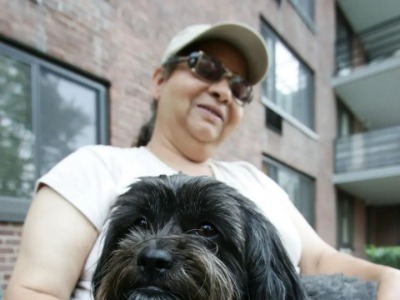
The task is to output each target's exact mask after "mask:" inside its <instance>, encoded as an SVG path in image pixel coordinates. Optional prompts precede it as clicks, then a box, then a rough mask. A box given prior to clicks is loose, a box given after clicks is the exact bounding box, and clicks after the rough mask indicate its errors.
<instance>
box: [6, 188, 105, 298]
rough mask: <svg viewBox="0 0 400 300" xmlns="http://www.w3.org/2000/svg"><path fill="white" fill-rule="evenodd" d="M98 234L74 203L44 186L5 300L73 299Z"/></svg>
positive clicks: (28, 222)
mask: <svg viewBox="0 0 400 300" xmlns="http://www.w3.org/2000/svg"><path fill="white" fill-rule="evenodd" d="M97 235H98V232H97V230H96V228H95V227H94V226H93V225H92V224H91V223H90V222H89V220H88V219H87V218H86V217H84V216H83V215H82V214H81V213H80V212H79V211H78V210H77V209H76V208H75V207H74V206H73V205H72V204H70V203H69V202H68V201H67V200H65V199H64V198H63V197H62V196H60V195H59V194H58V193H56V192H55V191H54V190H53V189H51V188H49V187H47V186H43V187H42V188H41V189H40V190H39V192H38V193H37V195H36V196H35V198H34V200H33V202H32V205H31V207H30V209H29V212H28V215H27V217H26V220H25V223H24V227H23V234H22V239H21V245H20V249H19V254H18V259H17V262H16V265H15V269H14V272H13V274H12V277H11V279H10V282H9V285H8V288H7V290H6V294H5V300H20V299H30V300H39V299H40V300H56V299H70V297H71V294H72V292H73V290H74V288H75V285H76V283H77V281H78V279H79V276H80V274H81V272H82V269H83V266H84V263H85V260H86V258H87V256H88V254H89V252H90V250H91V248H92V246H93V244H94V242H95V240H96V238H97Z"/></svg>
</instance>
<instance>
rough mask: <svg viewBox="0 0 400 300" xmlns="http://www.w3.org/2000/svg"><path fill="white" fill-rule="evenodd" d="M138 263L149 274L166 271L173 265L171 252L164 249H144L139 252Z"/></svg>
mask: <svg viewBox="0 0 400 300" xmlns="http://www.w3.org/2000/svg"><path fill="white" fill-rule="evenodd" d="M137 265H138V266H139V267H140V269H141V270H142V271H143V272H145V273H147V274H158V273H162V272H165V270H168V269H170V268H171V267H172V265H173V259H172V255H171V253H169V252H168V251H166V250H162V249H144V250H142V251H141V252H140V253H139V256H138V258H137Z"/></svg>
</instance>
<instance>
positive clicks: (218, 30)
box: [162, 22, 268, 84]
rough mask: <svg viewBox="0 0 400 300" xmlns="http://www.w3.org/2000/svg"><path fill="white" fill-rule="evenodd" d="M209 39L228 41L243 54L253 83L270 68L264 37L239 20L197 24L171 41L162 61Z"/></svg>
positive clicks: (249, 77) (248, 75)
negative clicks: (173, 41) (177, 38)
mask: <svg viewBox="0 0 400 300" xmlns="http://www.w3.org/2000/svg"><path fill="white" fill-rule="evenodd" d="M188 29H190V28H188ZM209 39H218V40H223V41H226V42H228V43H230V44H232V45H233V46H234V47H235V48H237V49H238V50H239V51H240V52H241V53H242V54H243V56H244V58H245V60H246V62H247V67H248V70H247V72H248V74H247V80H248V81H249V82H250V83H251V84H256V83H257V82H259V81H260V80H261V79H262V78H263V77H264V75H265V73H266V71H267V68H268V54H267V49H266V46H265V43H264V39H263V38H262V36H261V35H260V34H259V33H258V32H256V31H255V30H253V29H252V28H251V27H249V26H248V25H246V24H242V23H237V22H224V23H218V24H215V25H197V28H193V30H192V32H190V31H188V32H186V33H184V34H182V36H180V38H179V40H177V41H175V43H172V41H171V43H172V45H171V44H170V45H169V47H167V50H166V53H164V56H163V58H162V62H165V61H166V60H167V59H168V58H170V57H171V56H173V55H176V53H178V52H179V51H181V50H182V49H184V48H185V47H187V46H189V45H191V44H193V43H194V42H199V41H205V40H209Z"/></svg>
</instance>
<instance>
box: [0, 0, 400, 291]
mask: <svg viewBox="0 0 400 300" xmlns="http://www.w3.org/2000/svg"><path fill="white" fill-rule="evenodd" d="M347 2H351V4H349V3H347ZM387 2H388V3H389V4H388V5H392V7H393V9H391V8H384V6H382V7H381V9H382V14H381V15H380V16H379V17H376V18H375V17H374V18H368V20H369V21H368V22H371V23H368V22H366V21H365V20H364V19H365V18H363V15H362V14H364V13H368V14H371V15H374V16H376V15H375V14H376V13H377V12H376V8H375V7H374V1H373V0H352V1H338V2H337V3H336V2H335V1H333V0H332V1H331V0H329V1H325V0H324V1H314V0H263V1H261V0H253V1H249V0H248V1H242V0H240V1H239V0H218V1H212V0H207V1H179V0H171V1H168V2H165V1H159V0H150V1H149V0H146V1H145V0H143V1H118V0H81V1H65V0H15V1H6V0H0V11H1V13H0V207H1V209H0V291H1V289H2V288H4V287H5V286H6V285H7V282H8V279H9V276H10V273H11V270H12V267H13V264H14V262H15V258H16V253H17V251H18V245H19V242H20V236H21V229H22V224H23V221H24V218H25V215H26V212H27V209H28V207H29V204H30V202H31V199H32V190H33V188H34V183H35V180H36V179H37V178H38V177H39V176H41V175H42V174H44V173H45V172H46V171H48V170H49V169H50V168H51V167H52V166H53V165H54V164H55V163H57V162H58V161H59V160H60V159H62V158H63V157H65V156H66V155H68V154H69V153H71V152H73V151H74V150H76V149H78V148H79V147H81V146H84V145H88V144H111V145H115V146H120V147H129V146H131V145H132V142H133V141H134V140H135V138H136V136H137V132H138V129H139V127H140V125H141V124H142V123H143V122H144V121H146V120H147V118H148V117H149V115H150V102H151V94H150V89H149V87H150V82H151V76H152V70H153V68H154V67H156V65H157V62H158V61H159V58H160V56H161V52H162V50H163V48H164V47H165V46H166V44H167V42H168V40H169V39H170V38H171V37H172V36H173V35H174V34H175V32H177V31H178V30H180V29H181V28H182V27H184V26H186V25H189V24H193V23H210V22H218V21H221V20H233V21H241V22H246V23H248V24H249V25H251V26H253V27H254V28H256V29H258V30H259V32H260V33H261V34H262V35H263V37H264V38H265V42H266V44H267V47H268V48H269V52H270V68H269V72H268V75H267V76H266V78H265V80H264V81H263V82H262V83H261V84H259V85H258V86H257V87H256V88H255V100H254V101H253V103H252V104H251V105H250V106H248V107H246V111H245V116H244V120H243V122H242V125H241V126H240V128H239V130H238V132H237V133H236V134H235V135H234V136H233V137H232V138H230V140H229V141H227V142H226V144H225V145H224V147H223V148H222V149H221V150H220V151H219V153H218V154H217V158H219V159H224V160H246V161H249V162H251V163H253V164H254V165H256V166H257V167H259V168H260V169H261V170H263V171H265V172H266V173H268V175H269V176H270V177H272V178H273V179H274V180H276V181H277V182H278V183H279V184H280V185H281V186H282V187H283V188H284V189H285V190H286V191H287V193H288V194H289V195H290V197H291V199H292V201H293V202H294V203H295V205H296V206H297V207H298V208H299V210H300V211H301V212H302V214H303V215H304V216H305V218H306V219H307V220H308V222H309V223H310V224H311V226H313V227H314V228H315V230H316V231H317V232H318V233H319V234H320V236H321V237H322V238H323V239H324V240H326V241H327V242H328V243H329V244H331V245H333V246H334V247H337V248H341V249H343V251H347V252H351V253H352V254H353V255H357V256H363V253H364V247H365V244H366V243H367V242H368V243H374V244H377V245H386V244H396V243H397V244H398V243H399V242H400V241H399V237H398V232H397V231H398V230H397V228H398V225H399V224H398V222H399V221H398V220H399V219H400V218H399V214H400V209H399V207H400V206H399V205H398V204H399V203H400V199H399V196H398V195H400V193H399V186H400V184H399V183H400V180H399V179H400V171H399V168H400V161H399V157H400V154H399V153H400V152H399V149H400V144H399V143H400V141H399V137H400V133H399V130H400V129H399V128H400V127H399V125H400V121H399V116H400V109H399V96H398V95H399V94H400V93H399V90H398V89H399V88H400V85H399V84H396V81H395V78H400V77H399V73H400V67H399V60H398V58H396V57H395V53H396V51H395V50H396V49H395V48H396V46H395V44H394V45H393V49H392V48H390V47H392V46H390V47H389V46H387V47H386V48H385V49H387V52H388V53H387V55H385V56H387V57H388V58H387V59H389V60H390V61H389V62H387V61H386V59H383V58H382V60H377V61H375V58H380V57H381V56H380V54H379V53H380V52H374V50H373V49H375V47H373V46H371V44H369V43H370V42H369V41H370V39H369V38H368V36H369V34H365V32H369V31H374V30H373V29H374V28H378V27H379V28H383V29H381V30H383V31H385V30H389V31H386V33H387V34H382V36H391V35H395V34H394V33H393V32H392V33H391V31H390V30H392V29H391V25H388V26H385V24H386V23H388V24H392V23H390V22H389V20H390V21H391V20H392V19H395V18H397V19H398V18H399V16H398V15H397V16H395V15H394V16H393V15H390V14H389V13H394V12H396V6H397V5H398V4H397V2H396V0H391V1H387ZM361 5H362V8H360V7H361ZM367 7H369V8H367ZM368 9H369V10H368ZM385 9H386V10H385ZM397 11H400V10H399V9H398V8H397ZM396 24H397V25H398V24H399V23H396ZM395 40H396V38H393V39H392V38H387V40H385V41H383V43H384V44H389V45H391V44H392V43H395V42H394V41H395ZM397 46H398V44H397ZM389 48H390V49H392V50H390V51H389ZM397 48H400V47H397ZM343 49H344V50H343ZM342 52H344V54H342ZM389 52H390V54H389ZM378 54H379V56H378ZM396 76H397V77H396ZM397 81H399V80H397ZM396 89H397V90H396ZM377 99H379V101H377ZM374 108H375V109H374ZM396 112H397V113H396ZM396 126H397V127H396ZM380 151H382V152H380ZM396 164H397V165H396ZM396 183H397V184H396ZM396 234H397V237H396ZM0 295H1V292H0ZM0 298H1V296H0Z"/></svg>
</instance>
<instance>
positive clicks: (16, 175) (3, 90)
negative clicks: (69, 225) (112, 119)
mask: <svg viewBox="0 0 400 300" xmlns="http://www.w3.org/2000/svg"><path fill="white" fill-rule="evenodd" d="M105 95H106V88H105V87H104V86H103V85H102V84H100V83H97V82H95V81H93V80H91V79H89V78H86V77H83V76H81V75H79V74H76V73H75V72H71V71H69V70H66V69H64V68H61V67H59V66H57V65H55V64H52V63H49V62H47V61H44V60H43V59H41V58H38V57H35V56H33V55H31V54H29V53H26V52H23V51H20V50H19V49H16V48H14V47H11V46H9V45H5V44H3V43H0V206H2V207H4V209H2V210H0V221H22V220H23V218H24V216H25V213H26V210H27V208H28V206H29V202H30V200H31V198H32V192H33V189H34V184H35V181H36V180H37V179H38V177H39V176H41V175H43V174H44V173H45V172H47V171H48V170H49V169H50V168H52V167H53V166H54V165H55V164H56V163H57V162H59V161H60V160H61V159H63V158H64V157H65V156H67V155H68V154H70V153H72V152H73V151H75V150H77V149H78V148H79V147H81V146H84V145H92V144H104V143H106V142H107V141H106V138H107V134H106V99H105V97H106V96H105Z"/></svg>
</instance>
